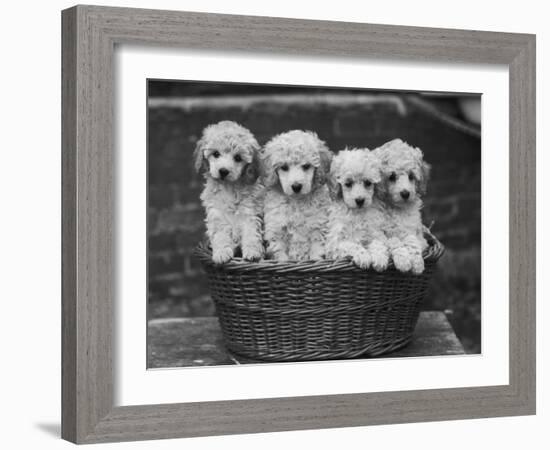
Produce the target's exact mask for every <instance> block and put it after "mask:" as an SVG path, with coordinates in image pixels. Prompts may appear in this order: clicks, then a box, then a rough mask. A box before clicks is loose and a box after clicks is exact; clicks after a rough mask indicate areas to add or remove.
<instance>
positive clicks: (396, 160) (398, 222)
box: [374, 139, 429, 274]
mask: <svg viewBox="0 0 550 450" xmlns="http://www.w3.org/2000/svg"><path fill="white" fill-rule="evenodd" d="M374 153H375V154H376V155H377V156H378V157H379V158H380V161H381V170H382V182H381V183H380V185H379V186H380V188H379V189H378V190H377V192H378V194H377V195H378V196H379V197H380V199H381V200H382V202H383V203H384V206H385V211H386V223H385V224H384V232H385V234H386V236H387V237H388V246H389V248H390V254H391V257H392V259H393V262H394V265H395V267H396V268H397V269H398V270H400V271H402V272H409V271H412V272H413V273H415V274H419V273H422V272H423V271H424V259H423V257H422V252H423V251H424V249H425V248H426V247H427V245H428V244H427V242H426V240H425V239H424V234H423V227H422V217H421V208H422V200H421V196H422V195H423V194H424V193H425V191H426V184H427V182H428V176H429V165H428V164H427V163H425V162H424V161H423V154H422V152H421V151H420V149H418V148H414V147H412V146H410V145H408V144H407V143H405V142H403V141H402V140H401V139H394V140H392V141H390V142H387V143H386V144H384V145H383V146H381V147H379V148H377V149H375V150H374Z"/></svg>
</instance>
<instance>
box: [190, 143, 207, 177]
mask: <svg viewBox="0 0 550 450" xmlns="http://www.w3.org/2000/svg"><path fill="white" fill-rule="evenodd" d="M205 146H206V141H205V139H204V137H202V138H201V139H199V140H198V142H197V145H196V146H195V151H194V152H193V161H194V167H195V171H196V172H197V173H200V172H202V171H203V170H206V169H207V165H208V161H207V160H206V158H205V157H204V149H205Z"/></svg>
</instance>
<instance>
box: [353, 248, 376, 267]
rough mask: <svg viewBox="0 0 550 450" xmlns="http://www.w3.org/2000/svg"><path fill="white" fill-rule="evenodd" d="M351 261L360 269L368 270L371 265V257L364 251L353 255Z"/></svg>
mask: <svg viewBox="0 0 550 450" xmlns="http://www.w3.org/2000/svg"><path fill="white" fill-rule="evenodd" d="M352 261H353V263H354V264H355V265H356V266H357V267H359V268H360V269H368V268H369V267H370V266H371V264H372V258H371V255H370V254H369V253H368V252H367V251H366V250H365V251H361V252H359V253H357V254H356V255H354V256H353V258H352Z"/></svg>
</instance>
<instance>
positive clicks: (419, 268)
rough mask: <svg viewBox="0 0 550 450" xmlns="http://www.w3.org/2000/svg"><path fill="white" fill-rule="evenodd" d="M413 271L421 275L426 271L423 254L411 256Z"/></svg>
mask: <svg viewBox="0 0 550 450" xmlns="http://www.w3.org/2000/svg"><path fill="white" fill-rule="evenodd" d="M411 266H412V267H411V272H412V273H414V274H415V275H420V274H421V273H422V272H424V259H423V258H422V256H416V257H413V258H411Z"/></svg>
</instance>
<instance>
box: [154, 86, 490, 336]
mask: <svg viewBox="0 0 550 450" xmlns="http://www.w3.org/2000/svg"><path fill="white" fill-rule="evenodd" d="M317 100H318V101H312V100H311V99H307V98H304V97H300V96H292V95H286V96H282V97H278V98H270V97H269V96H267V97H265V98H255V99H254V98H252V100H251V99H250V98H249V99H248V100H246V99H245V98H243V99H242V101H239V100H238V99H235V98H233V99H232V98H226V97H209V98H208V99H207V100H204V101H201V100H200V99H199V100H198V101H190V100H189V99H187V100H186V99H181V98H180V99H178V98H176V99H174V98H172V99H166V98H152V99H151V100H150V105H149V106H150V107H149V117H148V133H149V134H148V136H149V137H148V139H149V156H148V168H149V174H148V175H149V199H148V234H149V265H148V270H149V290H148V295H149V301H150V311H151V314H152V316H154V317H162V316H174V315H179V316H189V315H190V316H193V315H209V314H213V313H214V309H213V306H212V304H211V301H210V298H209V296H208V289H207V286H206V283H205V279H204V278H203V276H202V275H201V271H200V267H199V266H198V264H197V262H196V261H195V260H194V259H193V256H192V250H193V248H194V247H195V245H196V244H197V242H199V240H200V239H202V237H203V233H204V214H203V211H202V208H201V205H200V203H199V194H200V191H201V188H202V182H203V180H202V178H201V177H200V176H199V175H197V174H195V173H194V171H193V167H192V166H193V164H192V153H193V149H194V146H195V143H196V141H197V139H198V138H199V137H200V134H201V131H202V129H203V128H204V127H205V126H206V125H208V124H210V123H213V122H217V121H220V120H234V121H237V122H239V123H241V124H242V125H244V126H245V127H247V128H249V129H250V130H251V131H252V132H253V133H254V134H255V135H256V137H257V139H258V141H259V142H260V144H264V143H265V142H266V141H267V140H268V139H269V138H270V137H272V136H273V135H274V134H276V133H280V132H283V131H287V130H289V129H295V128H300V129H311V130H314V131H316V132H317V133H318V134H319V136H320V137H321V138H322V139H323V140H325V141H326V142H327V143H328V145H329V147H330V148H331V149H332V150H333V151H336V150H339V149H341V148H343V147H345V146H361V147H364V146H367V147H369V148H374V147H375V146H378V145H380V144H382V143H384V142H386V141H388V140H390V139H393V138H395V137H400V138H402V139H403V140H405V141H407V142H409V143H410V144H412V145H415V146H418V147H420V148H421V149H422V150H423V151H424V154H425V159H426V160H427V161H428V162H429V163H430V164H432V178H431V183H430V184H429V186H428V194H427V196H426V198H425V209H424V219H425V223H426V224H428V225H429V224H430V223H432V221H433V226H432V231H433V232H434V233H435V234H436V235H437V236H438V238H439V239H440V240H441V241H442V242H443V243H444V244H445V246H446V247H447V249H448V251H447V254H446V256H445V258H444V260H445V261H442V262H441V264H440V270H439V271H438V274H437V279H436V280H435V281H434V283H432V291H431V294H430V299H429V301H428V304H427V305H426V308H437V309H449V310H453V311H455V317H457V318H458V319H457V322H456V324H455V327H457V328H459V329H460V328H461V323H463V322H467V321H468V320H472V319H473V321H474V322H475V321H477V325H476V327H477V328H479V326H478V325H479V311H480V307H479V303H480V294H479V289H480V281H479V276H480V274H479V267H480V262H479V261H480V238H481V234H480V233H481V197H480V192H481V163H480V155H481V153H480V139H479V137H478V136H476V135H475V133H468V132H464V130H461V129H458V128H456V127H454V126H451V125H449V124H448V123H445V122H444V121H442V120H441V119H440V118H438V117H437V116H436V115H434V114H432V113H431V112H430V109H429V108H426V107H425V105H424V104H423V103H422V102H420V103H419V102H418V97H410V96H408V95H397V96H396V95H388V94H384V95H379V96H377V95H365V96H363V97H361V96H354V97H350V96H348V97H346V96H343V97H342V98H339V97H338V96H337V95H336V96H328V97H326V98H325V100H323V97H322V96H320V97H319V98H318V99H317ZM466 131H468V130H466ZM461 265H462V266H463V268H464V270H458V269H457V268H459V267H461ZM463 302H467V305H462V304H461V303H463ZM457 305H458V306H457ZM457 311H458V312H457ZM464 311H466V313H464ZM463 314H465V317H462V315H463ZM467 323H468V324H467V326H466V327H467V328H468V327H471V326H472V325H471V324H470V323H469V322H467ZM477 328H476V330H477ZM476 330H474V331H473V332H470V333H469V334H474V335H476V333H478V331H476ZM476 339H477V337H476V336H474V337H473V340H474V341H475V340H476Z"/></svg>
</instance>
